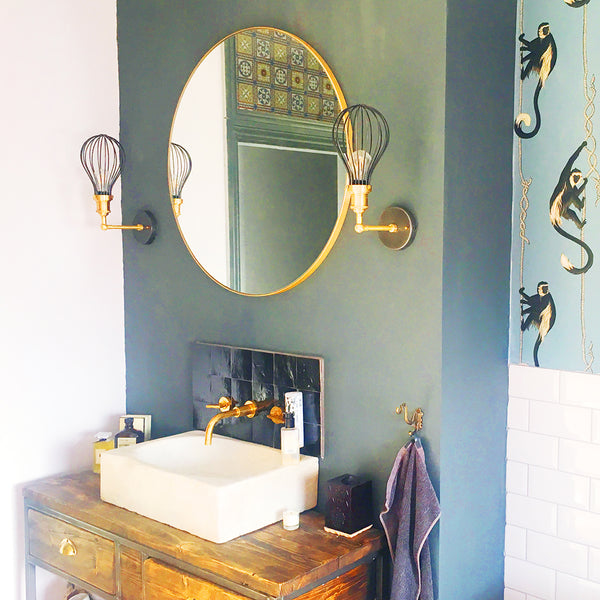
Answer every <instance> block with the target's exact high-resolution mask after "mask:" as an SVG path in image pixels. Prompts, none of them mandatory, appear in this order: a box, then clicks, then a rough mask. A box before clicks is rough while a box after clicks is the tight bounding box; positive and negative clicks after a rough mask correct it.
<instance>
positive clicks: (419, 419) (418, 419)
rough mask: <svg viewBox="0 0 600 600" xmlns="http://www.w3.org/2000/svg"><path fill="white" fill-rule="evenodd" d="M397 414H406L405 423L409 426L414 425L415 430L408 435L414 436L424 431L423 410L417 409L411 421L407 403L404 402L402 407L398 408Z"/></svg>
mask: <svg viewBox="0 0 600 600" xmlns="http://www.w3.org/2000/svg"><path fill="white" fill-rule="evenodd" d="M396 414H397V415H401V414H404V422H405V423H406V424H407V425H412V426H413V427H414V429H412V430H410V431H409V432H408V435H414V434H415V433H416V432H417V431H420V430H421V429H423V410H422V409H421V408H417V409H416V410H415V412H414V413H413V414H412V417H410V419H409V418H408V408H407V406H406V402H403V403H402V404H401V405H400V406H398V407H397V408H396Z"/></svg>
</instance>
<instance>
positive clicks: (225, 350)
mask: <svg viewBox="0 0 600 600" xmlns="http://www.w3.org/2000/svg"><path fill="white" fill-rule="evenodd" d="M192 391H193V403H194V428H195V429H205V428H206V425H207V424H208V422H209V421H210V419H211V418H212V417H213V416H214V415H215V414H216V409H214V408H206V405H207V404H217V402H218V401H219V398H220V397H221V396H232V397H233V398H234V399H235V401H236V403H237V404H243V403H244V402H246V401H248V400H268V399H270V398H273V399H275V401H276V402H277V403H278V404H279V405H280V406H281V407H282V408H283V403H284V394H285V393H286V392H291V391H300V392H302V399H303V404H304V406H303V408H304V448H302V450H301V452H302V454H308V455H310V456H321V457H323V439H324V438H323V418H322V415H323V359H322V358H318V357H315V356H298V355H294V354H285V353H283V352H268V351H264V350H253V349H251V348H236V347H234V346H221V345H216V344H207V343H204V342H194V343H193V344H192ZM297 425H298V424H297ZM280 430H281V425H275V424H274V423H272V422H271V421H270V420H269V419H268V418H267V415H266V413H259V414H258V415H256V416H255V417H254V418H253V419H248V418H247V417H240V418H233V417H231V418H228V419H223V420H222V421H220V422H219V423H218V424H217V425H216V426H215V429H214V432H215V433H218V434H219V435H227V436H229V437H233V438H237V439H240V440H246V441H249V442H255V443H258V444H263V445H265V446H272V447H273V448H280V447H281V433H280Z"/></svg>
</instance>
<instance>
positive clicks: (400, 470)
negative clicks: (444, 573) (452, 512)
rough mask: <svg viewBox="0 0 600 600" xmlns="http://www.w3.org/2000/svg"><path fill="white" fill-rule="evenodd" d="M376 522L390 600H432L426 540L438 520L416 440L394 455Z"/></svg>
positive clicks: (435, 502) (435, 497) (434, 496)
mask: <svg viewBox="0 0 600 600" xmlns="http://www.w3.org/2000/svg"><path fill="white" fill-rule="evenodd" d="M379 518H380V520H381V523H382V524H383V528H384V530H385V535H386V537H387V541H388V545H389V547H390V553H391V555H392V560H393V563H394V566H393V577H392V593H391V596H390V600H433V582H432V577H431V558H430V555H429V543H428V542H427V537H428V536H429V533H430V531H431V530H432V529H433V526H434V525H435V524H436V523H437V521H438V519H439V518H440V505H439V502H438V499H437V496H436V495H435V490H434V489H433V486H432V485H431V481H430V480H429V475H428V474H427V468H426V466H425V452H424V451H423V446H422V445H421V441H420V440H418V439H416V440H411V441H410V442H408V443H407V444H406V445H404V446H403V447H402V448H401V449H400V452H398V455H397V456H396V461H395V462H394V466H393V467H392V472H391V473H390V477H389V479H388V483H387V489H386V497H385V507H384V510H383V512H382V513H381V514H380V515H379Z"/></svg>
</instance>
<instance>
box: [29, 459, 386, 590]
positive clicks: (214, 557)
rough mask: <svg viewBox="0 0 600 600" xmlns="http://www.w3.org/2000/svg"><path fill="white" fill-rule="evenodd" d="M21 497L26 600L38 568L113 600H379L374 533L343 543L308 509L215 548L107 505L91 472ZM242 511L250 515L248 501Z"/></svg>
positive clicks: (32, 488) (377, 536) (36, 486)
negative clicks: (294, 525)
mask: <svg viewBox="0 0 600 600" xmlns="http://www.w3.org/2000/svg"><path fill="white" fill-rule="evenodd" d="M23 494H24V498H25V535H26V542H25V551H26V570H27V600H34V599H35V597H36V590H35V568H36V566H37V567H42V568H43V569H46V570H48V571H51V572H53V573H56V574H58V575H60V576H62V577H64V578H65V579H67V580H68V581H71V582H73V583H75V584H76V585H77V586H79V587H81V588H83V589H85V590H87V591H88V592H90V593H91V594H93V595H94V596H95V597H100V598H106V599H119V600H204V599H206V600H234V599H241V600H244V599H248V598H250V599H255V600H266V599H281V600H284V599H289V600H291V599H292V598H296V599H299V600H318V599H326V598H327V599H335V600H367V599H369V600H370V599H372V598H374V597H375V587H376V585H375V579H376V573H375V572H376V571H377V569H376V568H375V565H376V560H375V559H376V558H377V557H378V556H379V554H380V552H379V551H380V550H381V548H382V546H383V534H382V533H381V532H380V531H379V530H376V529H371V530H369V531H366V532H364V533H362V534H360V535H358V536H356V537H354V538H351V539H349V538H345V537H338V536H336V535H333V534H330V533H327V532H325V531H324V530H323V522H324V519H323V516H322V515H320V514H319V513H317V512H314V511H308V512H305V513H302V514H301V515H300V528H299V529H297V530H296V531H285V530H284V529H283V527H282V526H281V522H279V523H275V524H273V525H269V526H268V527H265V528H263V529H260V530H259V531H255V532H253V533H249V534H247V535H244V536H242V537H239V538H237V539H235V540H232V541H230V542H226V543H225V544H215V543H213V542H209V541H206V540H203V539H201V538H198V537H196V536H193V535H191V534H189V533H186V532H184V531H181V530H180V529H175V528H173V527H170V526H168V525H164V524H162V523H158V522H157V521H153V520H152V519H148V518H146V517H143V516H141V515H138V514H136V513H133V512H130V511H128V510H125V509H122V508H119V507H117V506H113V505H112V504H108V503H106V502H103V501H102V500H101V499H100V477H99V475H97V474H95V473H92V472H91V471H85V472H81V473H75V474H68V475H59V476H55V477H48V478H45V479H42V480H39V481H36V482H33V483H31V484H29V485H27V486H26V487H25V489H24V491H23ZM239 510H241V511H243V510H252V507H251V506H246V505H245V504H244V499H243V498H240V505H239ZM232 518H235V515H232Z"/></svg>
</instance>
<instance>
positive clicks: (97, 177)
mask: <svg viewBox="0 0 600 600" xmlns="http://www.w3.org/2000/svg"><path fill="white" fill-rule="evenodd" d="M80 158H81V164H82V165H83V168H84V170H85V172H86V173H87V175H88V177H89V178H90V181H91V182H92V185H93V186H94V194H95V195H96V196H102V195H106V196H111V195H112V188H113V186H114V185H115V182H116V181H117V179H119V176H120V175H121V169H122V168H123V165H124V164H125V150H123V146H121V144H120V143H119V141H118V140H116V139H115V138H113V137H111V136H110V135H106V134H105V133H100V134H98V135H93V136H92V137H91V138H88V139H87V140H86V141H85V142H83V145H82V146H81V152H80Z"/></svg>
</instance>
